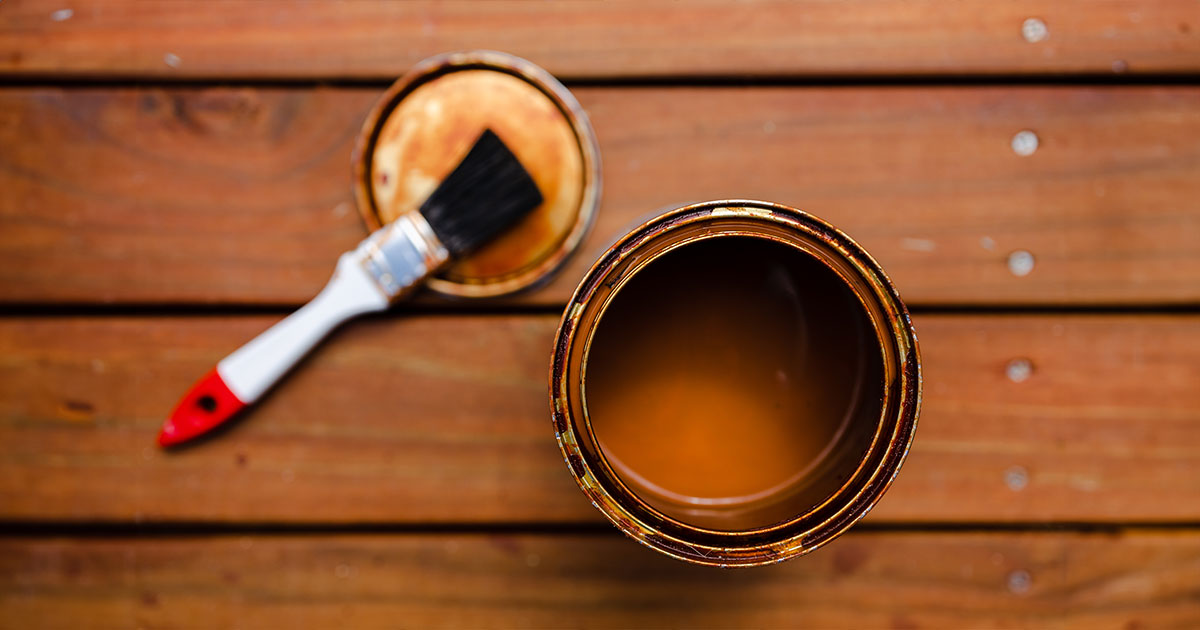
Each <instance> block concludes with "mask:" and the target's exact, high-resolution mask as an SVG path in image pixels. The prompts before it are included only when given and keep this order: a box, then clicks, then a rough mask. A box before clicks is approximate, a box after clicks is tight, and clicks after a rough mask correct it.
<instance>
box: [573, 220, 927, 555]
mask: <svg viewBox="0 0 1200 630" xmlns="http://www.w3.org/2000/svg"><path fill="white" fill-rule="evenodd" d="M920 383H921V375H920V358H919V355H918V351H917V339H916V333H915V331H914V330H913V326H912V322H911V321H910V318H909V314H908V310H907V309H906V307H905V306H904V303H903V302H902V301H901V300H900V296H899V294H898V293H897V292H896V289H895V288H894V287H893V286H892V283H891V282H890V280H889V279H888V277H887V276H886V275H885V274H884V272H883V270H882V269H881V268H880V267H879V265H878V264H877V263H876V262H875V261H874V260H873V259H872V258H871V257H870V256H869V255H868V254H867V252H866V251H864V250H863V249H862V247H860V246H859V245H858V244H857V243H855V242H854V241H853V240H851V239H850V238H849V237H847V236H846V235H845V234H843V233H841V232H840V231H838V230H837V229H835V228H834V227H833V226H831V225H829V224H828V223H825V222H824V221H821V220H820V219H817V218H816V217H813V216H812V215H809V214H807V213H804V212H801V211H799V210H795V209H792V208H788V207H785V206H781V205H777V204H772V203H765V202H759V201H741V200H733V201H713V202H707V203H700V204H695V205H691V206H687V207H683V208H679V209H677V210H673V211H671V212H667V213H666V214H663V215H661V216H659V217H657V218H655V219H653V220H651V221H649V222H647V223H645V224H644V225H642V226H640V227H638V228H637V229H635V230H634V231H633V232H631V233H630V234H628V235H627V236H625V237H624V238H622V239H621V240H619V241H618V242H617V243H616V244H615V245H613V246H612V247H611V248H610V249H609V250H608V251H607V252H605V253H604V255H603V256H601V258H600V260H599V261H598V262H596V264H595V265H594V266H593V267H592V268H591V270H590V271H589V272H588V273H587V275H586V276H585V277H584V279H583V281H582V282H581V283H580V285H579V287H578V288H577V289H576V291H575V294H574V296H573V297H572V299H571V301H570V303H569V304H568V305H567V309H566V312H565V313H564V315H563V319H562V322H561V324H560V326H559V330H558V334H557V337H556V339H555V344H554V352H553V356H552V366H551V373H550V399H551V408H552V413H553V418H554V429H555V432H556V434H557V437H558V441H559V445H560V447H561V448H562V452H563V455H564V456H565V458H566V460H567V464H568V468H569V469H570V471H571V474H572V475H573V476H574V477H575V479H576V480H577V481H578V482H579V485H580V487H581V488H582V489H583V491H584V493H586V494H587V496H588V497H589V498H590V499H591V501H592V502H593V504H594V505H595V506H596V507H597V508H598V509H599V510H600V511H601V512H602V513H604V515H605V516H606V517H607V518H608V519H609V520H611V521H612V522H613V523H614V524H616V525H617V527H619V528H620V529H621V530H622V531H623V532H625V533H626V534H628V535H629V536H631V537H633V538H634V539H635V540H637V541H639V542H641V543H642V544H644V545H646V546H648V547H650V548H651V549H654V550H656V551H659V552H662V553H665V554H667V555H670V556H672V557H675V558H679V559H681V560H686V561H689V562H694V563H698V564H704V565H712V566H754V565H762V564H768V563H773V562H779V561H782V560H786V559H788V558H792V557H795V556H798V555H802V554H804V553H807V552H809V551H812V550H813V549H816V548H817V547H820V546H821V545H823V544H825V543H827V542H829V541H830V540H832V539H833V538H834V537H836V536H838V535H839V534H841V533H842V532H844V531H845V530H846V529H847V528H849V527H850V526H851V525H852V524H853V523H855V522H856V521H858V520H859V519H861V518H862V517H863V516H865V515H866V514H867V512H868V511H870V509H871V507H872V506H874V505H875V503H876V502H877V501H878V500H879V498H880V497H881V496H882V495H883V493H884V491H885V490H886V489H887V488H888V486H889V485H890V484H891V482H892V480H893V479H894V478H895V476H896V473H897V472H898V471H899V469H900V465H901V463H902V462H903V461H904V458H905V455H906V454H907V453H908V449H909V446H910V444H911V443H912V439H913V433H914V430H915V428H916V422H917V415H918V411H919V407H920V400H921V392H920Z"/></svg>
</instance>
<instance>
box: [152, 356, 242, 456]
mask: <svg viewBox="0 0 1200 630" xmlns="http://www.w3.org/2000/svg"><path fill="white" fill-rule="evenodd" d="M245 407H246V403H244V402H242V401H241V400H238V397H237V396H235V395H234V394H233V392H232V391H230V390H229V387H228V386H227V385H226V384H225V381H223V380H221V375H220V374H218V373H217V371H216V370H212V371H210V372H209V373H208V374H205V375H204V378H202V379H200V380H199V381H197V382H196V384H195V385H193V386H192V388H191V389H190V390H188V392H187V393H186V394H184V396H183V399H181V400H180V401H179V404H178V405H176V406H175V411H172V412H171V417H170V418H168V419H167V421H166V422H165V423H164V424H163V427H162V430H161V431H159V433H158V445H159V446H163V447H168V446H175V445H176V444H182V443H184V442H187V441H188V440H190V439H192V438H194V437H197V436H199V435H202V434H204V433H207V432H209V431H210V430H212V429H214V428H216V427H217V426H219V425H221V424H222V423H224V422H225V421H226V420H228V419H230V418H232V417H233V416H234V415H236V414H237V412H239V411H241V410H242V409H244V408H245Z"/></svg>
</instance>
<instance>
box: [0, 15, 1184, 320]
mask: <svg viewBox="0 0 1200 630" xmlns="http://www.w3.org/2000/svg"><path fill="white" fill-rule="evenodd" d="M10 5H11V0H10V2H6V3H5V8H0V15H2V14H3V13H4V11H6V10H10V9H9V8H8V7H9V6H10ZM254 6H257V5H254ZM352 6H356V5H352ZM1148 12H1149V11H1148ZM217 13H219V12H216V11H214V14H217ZM576 91H577V93H578V96H579V98H580V100H581V101H582V103H583V104H584V106H585V107H586V108H587V109H588V111H589V113H590V115H591V117H592V121H593V123H594V125H595V127H596V131H597V134H598V136H599V139H600V145H601V150H602V154H603V156H604V166H605V172H604V185H605V187H604V200H603V203H602V207H601V212H600V213H599V218H598V221H597V224H596V226H595V229H594V230H593V232H592V234H591V235H590V237H589V239H588V240H587V241H586V242H585V244H584V246H583V247H582V248H581V251H580V252H579V253H578V254H577V255H576V256H575V258H574V259H573V260H572V261H571V263H570V264H569V265H568V266H567V267H566V269H565V270H564V271H563V272H562V273H561V274H560V275H559V276H558V277H557V278H556V279H555V280H554V281H553V282H552V283H550V284H549V285H547V286H545V287H543V288H542V289H540V290H537V291H535V292H533V293H530V294H527V295H525V296H522V297H519V298H515V300H516V301H518V302H521V303H526V304H561V303H563V302H565V301H566V299H567V298H568V296H569V295H570V292H571V290H572V289H573V288H574V286H575V284H576V282H577V281H578V279H579V278H580V277H581V275H582V273H583V271H584V270H585V269H586V268H587V266H588V265H590V264H591V262H592V261H594V260H595V259H596V257H597V256H598V254H599V253H600V252H601V251H602V250H603V249H604V247H605V246H606V245H607V244H608V243H609V242H611V241H612V240H613V239H614V238H616V237H617V236H619V235H620V234H623V233H624V232H626V231H627V230H628V229H629V228H631V227H632V226H633V225H635V224H636V223H637V221H638V220H639V219H642V218H647V217H649V216H651V215H653V214H654V213H655V212H657V211H658V210H660V209H662V208H664V207H667V206H673V205H679V204H682V203H686V202H689V201H699V200H704V199H712V198H731V197H734V198H736V197H751V198H764V199H770V200H774V201H779V202H782V203H787V204H789V205H794V206H797V207H800V208H804V209H807V210H809V211H811V212H813V213H814V214H817V215H818V216H822V217H824V218H826V219H828V220H830V221H832V222H833V223H834V224H836V225H838V226H839V227H841V228H843V229H844V230H845V231H846V232H848V233H849V234H850V235H851V236H853V237H855V238H856V239H858V240H859V241H860V242H861V243H862V244H863V245H864V246H865V247H867V249H868V250H869V251H871V252H872V254H874V255H875V256H876V258H877V259H878V260H879V261H880V262H881V263H882V264H883V266H884V268H886V269H887V270H888V272H889V273H890V274H891V276H892V277H893V279H894V280H895V281H896V282H897V284H898V286H899V287H900V289H901V291H902V293H903V294H904V296H905V298H906V299H907V300H908V301H909V302H910V303H914V304H946V303H955V304H959V303H970V304H1002V303H1003V304H1014V303H1015V304H1101V303H1104V304H1109V303H1112V304H1117V303H1124V304H1130V303H1142V304H1166V303H1193V304H1194V303H1196V302H1197V301H1200V248H1197V247H1196V243H1198V242H1200V143H1197V142H1196V138H1197V137H1200V90H1198V89H1197V88H1195V87H1121V88H1096V87H995V88H993V87H955V88H950V87H947V88H934V87H915V88H911V87H874V88H857V87H855V88H850V87H847V88H796V87H758V88H735V87H730V88H692V87H674V88H671V87H665V88H664V87H644V88H641V87H639V88H581V89H578V90H576ZM377 95H378V91H377V90H374V89H332V88H316V89H307V88H306V89H300V88H295V89H285V88H262V89H256V88H239V89H169V90H164V89H71V90H60V89H51V88H45V89H40V88H39V89H34V88H10V89H5V90H0V146H3V147H4V150H3V151H0V191H3V194H0V301H3V302H10V303H11V302H43V303H45V302H70V303H85V304H86V303H95V302H141V303H214V302H215V303H271V304H299V303H301V302H303V301H306V300H307V299H309V298H310V297H311V296H312V295H313V294H315V292H316V291H317V290H318V289H319V288H320V287H321V286H322V285H323V284H324V282H325V280H326V279H327V277H328V274H329V272H330V270H331V269H332V266H333V262H334V260H335V259H336V257H337V255H338V254H339V253H340V252H342V251H344V250H346V249H349V248H351V247H353V246H354V245H355V244H356V243H357V241H358V240H359V239H360V238H361V237H362V236H363V235H364V231H363V227H362V225H361V221H360V219H359V217H358V215H357V212H356V209H355V207H354V204H353V201H352V199H351V194H350V166H349V163H350V159H349V156H350V153H351V148H352V146H353V142H354V138H355V136H356V134H357V132H358V128H359V126H360V123H361V120H362V118H363V116H364V115H365V112H366V110H367V109H368V108H369V107H370V105H371V103H372V102H373V100H374V99H375V98H376V96H377ZM1023 129H1029V130H1033V131H1034V132H1036V134H1037V135H1038V137H1039V138H1040V148H1039V149H1038V150H1037V152H1036V153H1034V154H1033V155H1030V156H1027V157H1022V156H1018V155H1016V154H1015V153H1014V152H1013V150H1012V149H1011V148H1010V141H1011V139H1012V137H1013V135H1014V134H1015V133H1017V132H1018V131H1020V130H1023ZM1018 249H1024V250H1028V251H1030V252H1032V253H1033V255H1034V257H1035V260H1036V265H1035V267H1034V269H1033V272H1032V273H1030V274H1029V275H1027V276H1024V277H1018V276H1015V275H1013V274H1012V273H1011V272H1010V271H1009V269H1008V267H1007V265H1006V259H1007V256H1008V255H1009V254H1010V253H1011V252H1013V251H1015V250H1018ZM464 307H469V305H467V306H464Z"/></svg>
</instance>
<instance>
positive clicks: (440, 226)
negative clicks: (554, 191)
mask: <svg viewBox="0 0 1200 630" xmlns="http://www.w3.org/2000/svg"><path fill="white" fill-rule="evenodd" d="M541 203H542V192H541V191H540V190H538V187H537V184H535V183H534V182H533V178H532V177H530V176H529V172H528V171H526V170H525V167H524V166H522V165H521V162H520V161H519V160H517V156H515V155H513V153H512V151H510V150H509V148H508V147H507V146H506V145H505V144H504V141H503V140H501V139H500V137H499V136H497V135H496V134H495V133H493V132H492V130H491V129H485V130H484V132H483V134H481V135H480V136H479V139H478V140H476V141H475V145H474V146H472V147H471V150H470V151H468V152H467V157H465V158H463V161H462V162H460V163H459V165H458V166H457V167H455V169H454V172H452V173H450V175H448V176H447V177H446V179H444V180H442V183H441V184H440V185H439V186H438V187H437V190H435V191H433V194H432V195H429V199H426V200H425V203H423V204H421V214H423V215H425V219H426V220H427V221H429V225H430V226H431V227H432V228H433V232H434V234H437V237H438V238H439V239H440V240H441V241H442V244H443V245H445V246H446V249H447V250H449V251H450V254H451V255H452V256H454V257H458V256H462V255H463V254H466V253H467V252H470V251H471V250H473V249H475V248H476V247H479V246H480V245H482V244H484V243H485V242H487V241H489V240H491V239H493V238H495V237H496V236H498V235H499V234H500V233H501V232H503V231H504V230H505V229H507V228H509V227H511V226H512V225H513V224H514V223H516V222H517V221H518V220H519V219H521V218H522V217H524V216H525V215H526V214H528V213H529V211H531V210H533V209H534V208H536V207H538V205H540V204H541Z"/></svg>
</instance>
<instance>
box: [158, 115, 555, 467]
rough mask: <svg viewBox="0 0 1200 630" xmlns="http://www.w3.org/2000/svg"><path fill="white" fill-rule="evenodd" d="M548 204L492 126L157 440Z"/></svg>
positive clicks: (209, 378)
mask: <svg viewBox="0 0 1200 630" xmlns="http://www.w3.org/2000/svg"><path fill="white" fill-rule="evenodd" d="M541 203H542V194H541V192H540V191H539V190H538V188H537V185H536V184H535V183H534V181H533V178H532V177H530V175H529V173H528V172H527V171H526V170H525V168H524V167H523V166H522V165H521V162H520V161H518V160H517V157H516V156H515V155H513V153H512V151H510V150H509V148H508V147H507V146H505V144H504V142H503V141H502V140H500V138H499V137H498V136H497V135H496V134H495V133H493V132H492V131H491V130H490V129H488V130H485V131H484V132H483V134H482V135H480V137H479V139H478V140H477V141H476V142H475V144H474V146H472V147H471V149H470V151H468V152H467V155H466V157H465V158H463V160H462V162H461V163H460V164H459V165H458V166H457V167H455V169H454V171H453V172H451V173H450V175H449V176H447V177H446V179H445V180H443V181H442V183H441V184H440V185H439V186H438V187H437V189H436V190H434V191H433V194H431V195H430V196H429V199H427V200H426V201H425V203H424V204H422V205H421V208H420V211H419V212H410V213H408V214H405V215H403V216H400V217H399V218H397V219H396V220H395V221H392V222H391V223H389V224H387V225H385V226H383V227H382V228H380V229H378V230H376V231H375V232H374V233H373V234H371V235H370V236H368V237H367V238H366V240H364V241H363V242H362V243H360V244H359V246H358V247H356V248H355V249H354V250H353V251H349V252H346V253H345V254H342V256H341V258H339V259H338V262H337V268H336V270H335V271H334V273H333V277H332V278H331V279H330V280H329V283H328V284H327V285H325V288H324V289H322V290H321V292H320V293H318V294H317V296H316V297H315V298H313V300H312V301H311V302H309V303H308V304H306V305H304V306H303V307H302V308H301V309H300V310H298V311H296V312H295V313H293V314H291V315H290V316H288V317H287V318H286V319H284V320H283V321H281V322H279V323H278V324H275V325H274V326H273V327H271V328H270V329H269V330H267V331H266V332H264V333H263V334H261V335H259V336H258V337H256V338H255V339H254V340H253V341H251V342H250V343H248V344H246V345H244V346H242V347H241V348H239V349H238V350H236V351H235V352H234V353H233V354H231V355H229V356H227V357H225V358H224V359H222V360H221V361H220V362H219V363H217V366H216V368H214V369H213V370H212V371H210V372H209V373H208V374H207V375H205V376H204V378H202V379H200V381H199V382H197V383H196V384H195V385H193V386H192V388H191V389H190V390H188V392H187V394H185V395H184V397H183V399H182V400H180V401H179V404H178V405H177V406H176V407H175V411H174V412H172V413H171V417H170V418H169V419H168V420H167V421H166V423H165V424H164V425H163V427H162V431H161V432H160V433H159V434H158V443H159V444H160V445H162V446H173V445H176V444H180V443H182V442H186V441H187V440H190V439H192V438H194V437H196V436H199V435H201V434H203V433H206V432H208V431H210V430H211V429H213V428H215V427H217V426H219V425H220V424H222V423H224V422H225V421H226V420H229V419H230V418H231V417H233V416H234V415H235V414H237V413H238V412H239V411H241V410H242V409H244V408H246V406H248V405H250V404H252V403H254V402H255V401H256V400H258V399H259V397H261V396H262V395H263V393H265V392H266V391H267V390H268V389H270V387H271V386H272V385H274V384H275V382H276V381H278V380H279V379H280V378H281V377H282V376H283V375H284V374H286V373H287V371H288V370H289V369H291V367H292V366H293V365H295V364H296V362H297V361H299V360H300V359H301V358H303V357H304V355H305V354H307V353H308V351H309V350H311V349H312V348H313V346H315V345H316V344H317V342H319V341H321V339H323V338H324V337H325V336H326V335H327V334H328V333H329V332H330V331H331V330H333V329H334V328H336V327H337V326H338V325H339V324H341V323H343V322H345V321H346V320H349V319H351V318H353V317H356V316H358V315H362V314H364V313H373V312H378V311H383V310H386V309H387V308H388V306H389V305H390V304H391V303H392V302H394V301H396V300H397V299H399V298H401V297H404V296H406V295H408V294H409V293H411V292H412V291H413V290H415V289H416V288H417V287H419V286H420V285H421V283H422V282H423V281H424V280H425V279H426V278H428V277H429V276H430V275H432V274H434V273H436V272H437V271H438V270H439V269H442V268H443V267H445V266H446V264H447V263H449V262H450V261H451V260H452V259H455V258H459V257H461V256H463V255H465V254H467V253H469V252H471V251H472V250H474V249H476V248H477V247H479V246H480V245H482V244H483V243H485V242H487V241H489V240H491V239H492V238H494V237H496V236H497V235H499V234H500V233H501V232H503V231H504V230H505V229H507V228H509V227H510V226H512V225H513V224H514V223H516V222H517V221H518V220H519V219H521V218H522V217H524V216H525V215H526V214H528V213H529V212H530V211H531V210H533V209H534V208H535V207H537V206H538V205H540V204H541Z"/></svg>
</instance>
